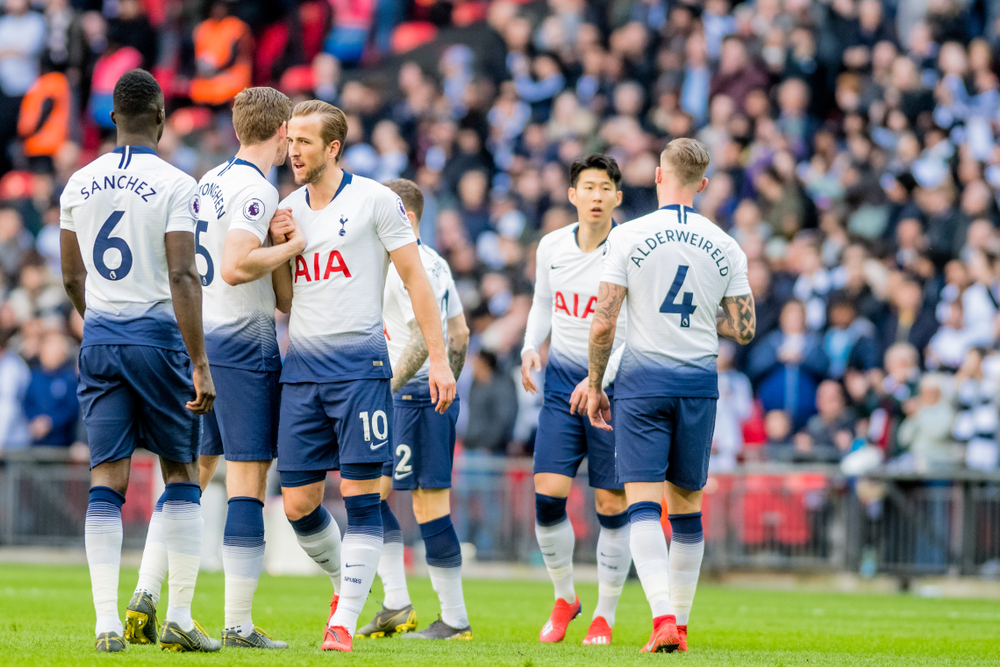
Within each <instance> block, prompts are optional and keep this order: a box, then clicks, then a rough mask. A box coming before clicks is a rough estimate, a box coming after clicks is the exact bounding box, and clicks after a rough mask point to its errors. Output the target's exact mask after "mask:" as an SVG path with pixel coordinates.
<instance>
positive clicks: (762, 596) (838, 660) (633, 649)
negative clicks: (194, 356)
mask: <svg viewBox="0 0 1000 667" xmlns="http://www.w3.org/2000/svg"><path fill="white" fill-rule="evenodd" d="M136 576H137V575H136V572H135V571H134V570H132V571H129V570H125V571H123V572H122V578H121V591H120V593H119V602H120V605H121V611H122V615H123V616H124V613H125V605H127V604H128V600H129V597H130V596H131V593H132V587H133V586H134V584H135V581H136ZM164 588H166V587H164ZM577 591H578V593H579V595H580V597H581V599H582V600H583V603H584V614H583V616H582V617H580V618H578V619H577V620H575V621H573V622H572V623H571V624H570V629H569V632H568V633H567V637H566V640H565V642H563V643H562V644H559V645H542V644H539V642H538V631H539V629H540V628H541V627H542V625H543V624H544V623H545V620H546V619H547V618H548V614H549V611H550V610H551V607H552V601H553V600H552V593H551V587H550V586H549V585H548V584H546V583H538V582H522V581H467V582H465V595H466V599H467V601H468V604H469V611H470V616H471V623H472V628H473V634H474V636H475V639H474V640H473V641H471V642H433V643H431V642H417V643H411V642H410V641H407V642H403V641H402V640H400V639H398V638H394V639H375V640H373V639H369V640H356V641H355V645H354V646H355V652H354V654H353V655H352V656H347V655H342V654H329V653H324V652H321V651H320V650H319V644H320V641H321V640H322V635H323V622H324V621H325V620H326V616H327V606H328V604H329V601H330V593H331V587H330V583H329V579H327V578H325V577H322V578H321V577H316V578H300V577H282V578H275V577H269V576H267V575H264V577H262V579H261V582H260V587H259V589H258V591H257V597H256V601H255V605H254V621H255V622H256V623H257V624H259V625H260V626H261V627H263V628H265V629H266V630H268V631H270V632H272V634H273V635H274V636H275V637H277V638H279V639H283V640H286V641H288V642H289V644H291V648H290V649H288V650H287V651H266V652H265V651H252V650H243V649H223V651H222V652H221V653H216V654H213V655H193V654H187V655H178V654H170V653H167V652H164V651H161V650H160V649H159V647H149V646H130V647H129V650H128V651H127V652H126V653H124V654H121V655H98V654H95V653H94V642H93V636H94V635H93V623H94V608H93V605H92V603H91V598H90V580H89V577H88V574H87V570H86V568H84V567H77V566H65V567H62V566H59V567H53V566H36V565H0V665H4V666H7V665H11V666H14V665H32V666H35V665H59V666H60V667H62V666H63V665H106V664H108V663H109V662H114V661H121V662H122V664H125V662H126V661H127V663H128V665H130V667H131V666H132V665H166V664H174V665H176V664H178V663H184V664H195V663H197V664H210V663H211V664H215V665H327V664H330V663H331V662H344V661H349V662H350V663H351V664H353V665H359V666H360V665H380V666H385V665H391V666H392V667H406V666H409V665H446V664H447V665H453V664H461V665H484V666H489V667H499V666H501V665H512V666H514V665H516V666H525V667H536V666H537V667H541V666H542V665H553V666H559V667H564V666H566V665H602V666H604V665H608V664H614V665H616V666H618V665H631V664H644V665H645V664H650V661H656V662H667V661H669V662H672V663H677V664H681V663H683V664H684V665H692V666H693V665H710V664H711V665H783V666H784V665H788V666H790V665H810V666H811V667H812V666H815V665H847V664H850V665H906V666H907V667H916V666H918V665H998V664H1000V630H998V628H1000V605H998V603H997V602H996V601H990V600H951V599H919V598H913V597H909V596H902V595H900V596H888V595H886V596H879V595H845V594H817V593H790V592H773V591H767V592H762V591H746V590H734V589H729V588H725V587H719V586H709V585H702V586H701V587H700V588H699V589H698V595H697V598H696V600H695V613H694V617H693V622H692V625H691V635H690V639H689V643H690V644H691V651H690V652H689V653H687V654H679V653H674V654H670V655H667V654H654V655H648V654H640V653H639V648H640V647H641V646H642V645H643V643H644V642H645V641H646V640H647V639H648V638H649V633H650V630H651V621H650V616H649V607H648V605H647V604H646V600H645V598H644V597H643V594H642V589H641V588H640V586H639V584H638V582H634V581H630V582H629V583H628V584H627V585H626V587H625V593H624V595H623V596H622V600H621V604H620V605H619V608H618V617H617V624H616V626H615V636H614V645H612V646H593V647H582V646H580V641H581V640H582V639H583V636H584V635H585V634H586V631H587V626H588V624H589V622H590V615H591V613H592V611H593V605H594V602H595V601H596V599H597V586H596V585H581V586H578V588H577ZM222 593H223V578H222V574H221V573H217V574H202V575H201V576H199V578H198V589H197V592H196V594H195V600H194V611H195V618H197V619H198V620H199V621H200V622H201V623H202V625H203V626H204V627H205V629H206V631H208V632H209V633H210V634H212V635H214V636H216V637H217V636H218V635H219V632H220V631H221V629H222V622H223V618H222V600H223V596H222ZM410 595H411V597H412V599H413V602H414V606H415V607H416V609H417V613H418V614H419V617H420V627H421V628H423V627H426V626H427V625H428V624H429V623H430V622H432V621H433V620H434V619H435V617H436V614H437V609H438V606H437V599H436V598H435V596H434V592H433V590H432V589H431V586H430V582H429V581H428V580H427V579H413V580H411V581H410ZM380 599H381V586H380V584H379V583H378V582H377V581H376V584H375V588H374V589H373V590H372V594H371V597H370V598H369V601H368V606H367V607H366V608H365V613H364V614H363V615H362V618H361V623H359V625H360V624H363V623H364V622H366V621H368V620H369V618H370V616H371V614H373V613H374V612H375V611H376V610H377V608H378V601H379V600H380ZM161 602H162V601H161ZM161 609H162V610H163V611H165V610H166V607H165V605H164V604H161ZM161 620H162V616H161Z"/></svg>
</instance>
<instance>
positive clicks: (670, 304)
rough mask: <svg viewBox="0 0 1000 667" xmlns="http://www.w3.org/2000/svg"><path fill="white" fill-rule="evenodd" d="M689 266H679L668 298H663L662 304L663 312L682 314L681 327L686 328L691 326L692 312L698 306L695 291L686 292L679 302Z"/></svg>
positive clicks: (661, 310)
mask: <svg viewBox="0 0 1000 667" xmlns="http://www.w3.org/2000/svg"><path fill="white" fill-rule="evenodd" d="M687 272H688V267H686V266H678V267H677V275H675V276H674V283H673V284H672V285H671V286H670V291H669V292H667V298H666V299H664V300H663V303H662V304H661V305H660V312H661V313H671V314H673V313H676V314H678V315H680V316H681V327H682V328H684V329H686V328H688V327H690V326H691V314H692V313H694V311H695V310H696V309H697V308H698V306H696V305H694V303H693V301H694V293H693V292H684V294H683V296H682V297H681V302H680V303H677V301H676V299H677V295H678V293H679V292H680V291H681V287H682V286H683V285H684V279H685V278H687Z"/></svg>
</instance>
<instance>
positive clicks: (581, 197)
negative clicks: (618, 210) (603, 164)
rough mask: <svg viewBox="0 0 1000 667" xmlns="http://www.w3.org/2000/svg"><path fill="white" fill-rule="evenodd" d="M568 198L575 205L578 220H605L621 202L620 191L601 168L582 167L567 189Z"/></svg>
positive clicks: (592, 221)
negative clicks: (572, 186)
mask: <svg viewBox="0 0 1000 667" xmlns="http://www.w3.org/2000/svg"><path fill="white" fill-rule="evenodd" d="M569 200H570V202H571V203H572V204H573V205H574V206H576V213H577V218H578V219H579V220H580V222H590V223H596V222H607V221H609V220H611V214H612V212H613V211H614V209H615V207H616V206H618V205H619V204H621V203H622V193H621V191H620V190H619V189H618V188H616V187H615V182H614V181H612V180H611V177H609V176H608V172H606V171H604V170H603V169H584V170H583V171H582V172H580V177H579V178H578V179H577V181H576V187H575V188H570V189H569Z"/></svg>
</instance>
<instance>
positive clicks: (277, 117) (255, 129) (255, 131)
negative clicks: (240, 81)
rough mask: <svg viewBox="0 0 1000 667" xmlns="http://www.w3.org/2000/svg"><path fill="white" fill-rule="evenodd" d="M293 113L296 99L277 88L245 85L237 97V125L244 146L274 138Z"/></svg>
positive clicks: (234, 101)
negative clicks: (293, 101)
mask: <svg viewBox="0 0 1000 667" xmlns="http://www.w3.org/2000/svg"><path fill="white" fill-rule="evenodd" d="M291 117H292V101H291V100H290V99H288V96H287V95H285V94H284V93H282V92H280V91H277V90H275V89H274V88H267V87H259V88H244V89H243V90H242V91H240V93H239V94H238V95H237V96H236V99H235V100H233V129H235V130H236V136H237V137H238V138H239V140H240V143H241V144H243V145H244V146H253V145H254V144H261V143H264V142H265V141H267V140H268V139H270V138H271V137H273V136H274V135H275V133H276V132H277V131H278V128H280V127H281V124H282V123H284V122H285V121H287V120H288V119H289V118H291Z"/></svg>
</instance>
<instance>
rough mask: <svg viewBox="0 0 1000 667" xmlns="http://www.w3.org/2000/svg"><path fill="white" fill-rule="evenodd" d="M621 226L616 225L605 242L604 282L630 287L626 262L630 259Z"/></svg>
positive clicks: (602, 280)
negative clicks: (626, 251)
mask: <svg viewBox="0 0 1000 667" xmlns="http://www.w3.org/2000/svg"><path fill="white" fill-rule="evenodd" d="M621 229H622V228H621V227H615V228H614V229H612V230H611V233H610V234H608V240H607V241H605V242H604V250H603V252H604V270H603V271H602V272H601V282H602V283H613V284H615V285H623V286H625V287H628V273H627V268H628V267H627V266H626V263H627V262H628V259H627V258H626V257H625V255H626V253H625V252H624V250H623V248H624V247H625V243H624V242H623V239H622V234H623V233H624V232H622V231H621Z"/></svg>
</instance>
